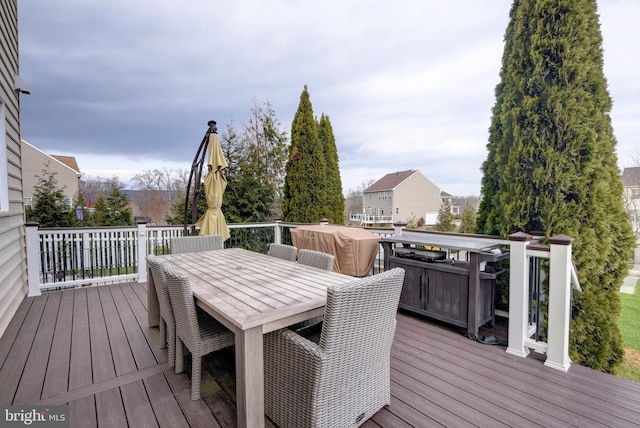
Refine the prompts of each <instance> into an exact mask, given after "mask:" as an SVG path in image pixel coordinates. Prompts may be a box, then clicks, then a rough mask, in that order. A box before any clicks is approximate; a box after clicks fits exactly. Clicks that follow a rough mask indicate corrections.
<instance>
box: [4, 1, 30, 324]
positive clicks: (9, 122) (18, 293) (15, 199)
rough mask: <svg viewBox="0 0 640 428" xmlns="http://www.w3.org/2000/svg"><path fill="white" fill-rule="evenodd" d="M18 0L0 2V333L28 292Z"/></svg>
mask: <svg viewBox="0 0 640 428" xmlns="http://www.w3.org/2000/svg"><path fill="white" fill-rule="evenodd" d="M17 13H18V5H17V0H3V1H2V2H1V3H0V16H2V19H0V54H1V58H2V61H0V101H1V102H2V104H3V107H4V108H3V110H4V131H5V137H4V141H5V149H6V153H7V162H6V165H2V166H0V173H1V174H6V175H7V187H8V189H7V194H8V202H9V204H8V207H6V208H7V209H5V210H3V211H1V212H0V335H2V334H3V333H4V331H5V330H6V328H7V325H8V324H9V321H11V318H12V317H13V315H14V314H15V312H16V310H17V309H18V306H19V305H20V303H21V302H22V300H23V299H24V297H25V296H26V294H27V290H28V286H27V262H26V249H25V229H24V211H23V205H22V173H21V167H20V164H21V162H20V99H19V97H20V95H18V94H17V93H16V91H14V89H13V83H14V76H15V75H18V74H19V68H18V15H17Z"/></svg>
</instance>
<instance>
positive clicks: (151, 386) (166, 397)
mask: <svg viewBox="0 0 640 428" xmlns="http://www.w3.org/2000/svg"><path fill="white" fill-rule="evenodd" d="M144 385H145V388H146V390H147V394H148V396H149V401H150V403H151V407H152V408H153V411H154V413H155V416H156V420H157V421H158V425H160V427H162V428H188V427H189V424H188V423H187V420H186V417H185V415H184V414H183V413H182V409H181V408H180V406H179V405H178V403H177V402H176V399H175V397H174V396H173V392H172V391H171V388H170V387H169V384H168V383H167V379H166V378H165V377H164V375H163V374H162V373H159V374H157V375H154V376H149V377H147V378H145V379H144Z"/></svg>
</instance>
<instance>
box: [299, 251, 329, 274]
mask: <svg viewBox="0 0 640 428" xmlns="http://www.w3.org/2000/svg"><path fill="white" fill-rule="evenodd" d="M334 260H335V257H333V255H331V254H327V253H322V252H320V251H314V250H305V249H300V250H298V263H302V264H303V265H308V266H313V267H317V268H319V269H325V270H333V262H334Z"/></svg>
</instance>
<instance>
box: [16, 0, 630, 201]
mask: <svg viewBox="0 0 640 428" xmlns="http://www.w3.org/2000/svg"><path fill="white" fill-rule="evenodd" d="M599 5H600V8H601V10H600V13H601V15H602V31H603V35H604V40H605V43H604V54H605V74H606V76H607V78H608V82H609V87H610V91H611V94H612V97H613V99H614V108H613V110H612V121H613V125H614V129H615V131H616V136H617V137H618V140H619V147H618V153H619V156H620V157H621V158H622V157H623V156H626V153H627V152H629V151H631V149H632V148H633V147H636V146H638V143H639V141H638V137H637V135H638V126H639V125H637V123H638V121H637V119H636V118H637V117H638V109H639V107H638V105H639V102H638V100H639V99H640V97H639V95H640V94H639V93H638V91H639V88H638V86H640V83H638V80H637V79H636V78H635V74H636V70H637V69H638V66H640V64H638V62H639V61H640V59H639V57H638V56H637V55H634V53H635V52H636V51H637V48H638V40H639V38H640V36H638V34H637V32H635V23H636V22H637V21H638V19H640V6H639V5H638V3H637V2H628V1H621V0H610V1H607V2H602V1H601V2H600V3H599ZM510 7H511V2H510V1H506V0H503V1H495V0H458V1H456V2H443V1H418V0H415V1H411V0H400V1H398V2H374V1H371V0H353V1H348V2H345V1H338V0H327V1H324V2H315V3H308V2H294V1H291V0H275V1H270V2H263V1H258V0H246V1H240V2H237V1H235V2H234V1H229V0H223V1H216V2H211V1H208V0H191V1H188V2H182V1H170V0H164V1H153V2H152V1H149V0H137V1H125V0H111V1H108V2H104V1H97V0H57V1H55V2H51V1H48V0H30V1H28V2H21V3H20V5H19V15H18V16H19V20H20V22H19V28H20V60H21V63H20V74H21V76H22V77H23V78H24V79H25V80H27V81H28V82H29V83H30V86H31V89H32V91H31V92H32V94H31V95H29V96H24V97H22V99H21V103H22V105H21V107H22V134H23V138H25V139H26V140H28V141H29V142H30V143H32V144H34V145H35V146H37V147H38V148H40V149H42V150H45V151H46V152H48V153H51V154H68V155H74V156H76V157H77V158H78V162H79V165H80V168H81V170H83V171H91V172H92V173H95V174H91V175H103V176H106V177H111V175H113V172H114V171H116V172H117V174H119V175H122V177H125V176H131V175H132V173H135V172H139V171H140V170H145V169H153V168H155V167H163V166H168V167H171V166H172V165H174V166H179V167H182V166H183V165H187V166H190V162H191V160H192V158H193V156H194V154H195V150H196V149H197V147H198V145H199V143H200V141H201V139H202V136H203V134H204V132H205V131H206V129H207V126H206V124H207V122H208V121H209V120H212V119H213V120H217V121H218V124H219V128H220V129H223V128H224V125H225V124H227V123H229V122H230V121H231V120H232V119H233V120H234V121H235V123H236V124H239V122H242V121H243V120H245V117H246V115H247V113H248V111H249V106H250V104H251V102H252V101H253V100H258V101H262V100H267V99H268V100H270V101H271V102H272V104H273V107H274V108H275V111H276V114H277V115H278V118H279V119H280V121H281V123H282V126H283V129H285V130H287V131H289V128H290V124H291V121H292V119H293V115H294V113H295V110H296V108H297V106H298V102H299V96H300V92H301V91H302V89H303V86H304V85H305V84H306V85H308V87H309V92H310V95H311V101H312V103H313V107H314V113H315V114H316V115H317V116H319V115H320V114H321V113H325V114H327V115H328V116H329V117H330V118H331V122H332V125H333V130H334V134H335V137H336V143H337V147H338V154H339V156H340V167H341V175H342V180H343V188H344V191H345V192H347V191H348V189H350V188H355V187H358V186H360V185H361V184H362V183H363V182H365V181H368V180H370V179H372V178H374V179H377V178H380V177H381V176H383V175H385V174H387V173H388V172H389V171H395V170H405V169H418V170H420V171H421V172H422V173H423V174H425V175H426V176H427V177H429V178H430V179H431V180H432V181H434V182H435V183H436V184H437V185H439V186H440V187H441V189H442V190H444V191H447V192H448V193H452V194H461V195H478V194H479V192H480V180H481V171H480V167H481V164H482V161H484V159H485V158H486V142H487V137H488V131H487V130H488V128H489V124H490V119H491V116H490V115H491V108H492V107H493V104H494V102H495V95H494V90H495V86H496V84H497V83H498V80H499V75H498V74H499V70H500V65H501V58H502V51H503V35H504V32H505V29H506V26H507V23H508V19H509V9H510ZM129 160H133V161H132V162H129ZM621 163H622V159H621ZM100 171H104V174H99V173H100ZM127 171H131V172H127ZM125 181H126V180H125Z"/></svg>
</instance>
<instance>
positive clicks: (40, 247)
mask: <svg viewBox="0 0 640 428" xmlns="http://www.w3.org/2000/svg"><path fill="white" fill-rule="evenodd" d="M300 225H301V224H300V223H285V222H280V221H274V222H267V223H241V224H229V229H230V232H231V238H230V239H229V240H228V241H227V242H225V247H241V248H246V249H250V250H253V251H258V252H264V253H266V252H267V249H268V246H269V243H271V242H277V243H289V244H290V243H291V234H290V229H291V228H293V227H297V226H300ZM26 230H27V232H26V239H27V263H28V279H29V295H30V296H35V295H39V294H41V292H42V291H44V290H49V289H58V288H67V287H79V286H84V285H97V284H105V283H114V282H126V281H139V282H146V281H147V267H146V256H147V255H148V254H165V253H167V252H168V251H169V245H168V244H169V241H170V239H171V237H174V236H182V234H183V227H182V226H147V225H146V224H138V225H136V226H130V227H116V228H67V229H58V228H55V229H54V228H52V229H39V228H38V226H37V224H27V227H26ZM368 230H369V231H371V232H373V233H376V234H378V235H381V236H390V235H393V234H398V233H402V232H401V231H400V230H398V229H397V228H382V229H374V228H370V229H368ZM548 241H549V245H548V246H541V245H538V244H537V242H538V241H537V240H535V239H534V238H533V237H531V236H529V235H527V234H525V233H516V234H513V235H511V236H510V237H509V246H510V269H509V272H510V273H509V312H508V314H506V315H507V316H508V318H509V345H508V348H507V352H508V353H509V354H512V355H517V356H520V357H526V356H527V355H528V354H529V352H530V350H534V351H536V352H541V353H544V354H546V355H547V359H546V363H545V364H546V365H547V366H549V367H552V368H555V369H558V370H563V371H567V370H568V369H569V366H570V361H569V353H568V346H569V316H570V313H571V284H572V283H573V284H574V287H575V288H576V289H579V284H578V280H577V275H576V274H575V268H574V266H573V263H572V261H571V244H572V241H573V239H572V238H569V237H566V236H557V237H553V238H550V239H549V240H548ZM383 257H384V254H383V250H382V248H380V250H379V252H378V255H377V257H376V261H375V262H374V267H373V269H372V272H371V273H372V274H375V273H378V272H380V271H381V270H382V268H383ZM540 260H549V262H548V266H549V267H548V268H547V267H546V266H547V264H545V266H544V267H542V264H541V263H540ZM532 266H533V268H532ZM532 272H533V273H535V274H532ZM546 281H548V294H547V293H546V292H545V291H544V290H543V289H542V288H541V287H540V284H542V283H546ZM536 287H537V288H536ZM543 295H544V298H545V299H546V301H547V302H548V312H547V313H548V319H547V323H546V325H547V330H546V332H545V333H546V334H540V325H541V323H540V320H541V318H540V312H539V308H540V307H541V304H542V300H543V299H541V296H543ZM545 337H546V341H544V340H543V338H545Z"/></svg>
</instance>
